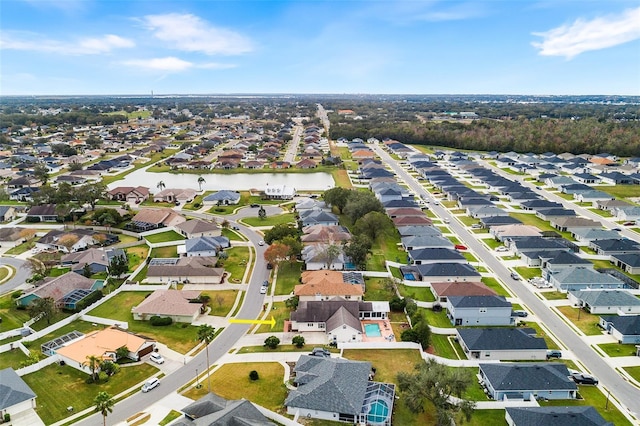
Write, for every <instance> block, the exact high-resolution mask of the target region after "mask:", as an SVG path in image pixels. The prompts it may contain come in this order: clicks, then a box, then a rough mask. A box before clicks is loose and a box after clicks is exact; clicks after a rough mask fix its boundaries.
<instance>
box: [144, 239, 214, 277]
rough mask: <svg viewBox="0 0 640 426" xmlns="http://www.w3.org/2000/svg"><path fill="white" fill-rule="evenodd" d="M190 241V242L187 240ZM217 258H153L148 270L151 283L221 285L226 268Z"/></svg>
mask: <svg viewBox="0 0 640 426" xmlns="http://www.w3.org/2000/svg"><path fill="white" fill-rule="evenodd" d="M187 241H188V240H187ZM217 260H218V259H217V258H215V257H197V256H190V257H180V258H153V259H151V261H150V262H149V267H148V269H147V281H148V282H149V283H159V284H164V283H176V284H177V283H190V284H221V283H222V281H223V279H224V275H225V273H224V268H216V263H217Z"/></svg>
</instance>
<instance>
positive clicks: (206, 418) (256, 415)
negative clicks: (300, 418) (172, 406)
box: [173, 392, 276, 426]
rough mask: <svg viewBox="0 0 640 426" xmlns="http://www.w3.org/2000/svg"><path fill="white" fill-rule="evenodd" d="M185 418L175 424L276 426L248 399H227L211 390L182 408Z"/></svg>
mask: <svg viewBox="0 0 640 426" xmlns="http://www.w3.org/2000/svg"><path fill="white" fill-rule="evenodd" d="M180 411H181V412H182V413H184V418H182V419H180V420H177V421H176V422H173V424H174V425H175V426H213V425H220V426H222V425H229V426H236V425H238V426H245V425H246V426H248V425H250V426H275V425H276V423H274V422H272V421H271V420H269V419H268V418H267V417H265V416H264V414H262V413H261V412H260V410H259V409H258V408H257V407H256V406H255V405H254V404H253V403H252V402H250V401H248V400H246V399H238V400H226V399H224V398H222V397H220V396H218V395H216V394H215V393H212V392H209V393H208V394H206V395H205V396H203V397H202V398H200V399H198V400H196V401H195V402H192V403H191V404H189V405H187V406H186V407H184V408H182V409H181V410H180Z"/></svg>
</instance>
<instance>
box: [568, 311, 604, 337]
mask: <svg viewBox="0 0 640 426" xmlns="http://www.w3.org/2000/svg"><path fill="white" fill-rule="evenodd" d="M558 310H559V311H560V312H562V314H563V315H564V316H565V317H567V319H569V321H571V322H572V323H574V324H575V325H576V326H577V327H578V328H579V329H580V330H582V332H583V333H584V334H586V335H587V336H598V335H600V334H602V329H601V328H600V327H598V316H597V315H593V314H590V313H589V312H586V311H585V310H584V309H583V310H581V311H579V310H578V308H574V307H573V306H558ZM578 315H579V316H580V319H578Z"/></svg>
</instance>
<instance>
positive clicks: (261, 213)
mask: <svg viewBox="0 0 640 426" xmlns="http://www.w3.org/2000/svg"><path fill="white" fill-rule="evenodd" d="M258 217H259V218H260V220H265V219H266V218H267V211H266V210H265V209H264V207H262V206H260V209H259V210H258Z"/></svg>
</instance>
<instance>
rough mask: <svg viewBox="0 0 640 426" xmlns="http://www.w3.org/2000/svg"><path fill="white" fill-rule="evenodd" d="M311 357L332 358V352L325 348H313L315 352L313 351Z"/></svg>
mask: <svg viewBox="0 0 640 426" xmlns="http://www.w3.org/2000/svg"><path fill="white" fill-rule="evenodd" d="M309 355H311V356H319V357H322V358H329V357H331V352H329V350H327V349H325V348H313V350H312V351H311V353H310V354H309Z"/></svg>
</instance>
